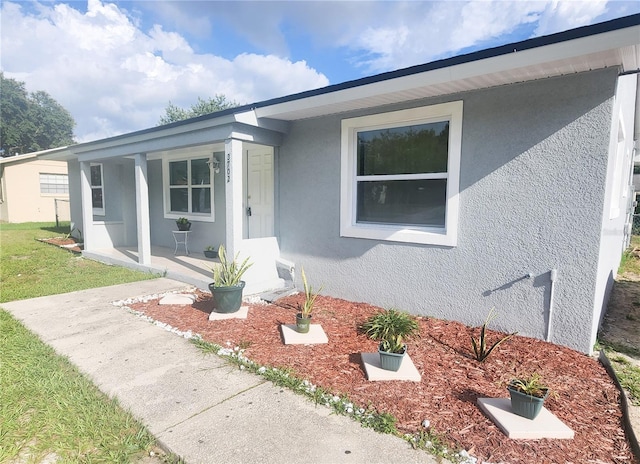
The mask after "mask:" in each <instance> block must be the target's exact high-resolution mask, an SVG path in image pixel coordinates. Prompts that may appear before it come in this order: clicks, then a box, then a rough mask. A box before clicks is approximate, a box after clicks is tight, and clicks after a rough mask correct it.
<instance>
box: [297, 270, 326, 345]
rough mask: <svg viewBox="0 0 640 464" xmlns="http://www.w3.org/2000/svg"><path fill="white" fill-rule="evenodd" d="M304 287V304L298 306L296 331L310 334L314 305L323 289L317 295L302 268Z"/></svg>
mask: <svg viewBox="0 0 640 464" xmlns="http://www.w3.org/2000/svg"><path fill="white" fill-rule="evenodd" d="M302 285H303V287H304V302H303V303H302V304H299V305H298V309H299V310H300V312H299V313H298V314H297V315H296V331H297V332H299V333H308V332H309V326H310V324H311V316H312V313H313V305H314V303H315V302H316V298H318V294H319V293H320V291H321V290H322V287H320V290H318V291H317V292H316V293H313V289H312V288H311V286H310V285H309V284H308V283H307V276H306V275H305V273H304V267H303V268H302Z"/></svg>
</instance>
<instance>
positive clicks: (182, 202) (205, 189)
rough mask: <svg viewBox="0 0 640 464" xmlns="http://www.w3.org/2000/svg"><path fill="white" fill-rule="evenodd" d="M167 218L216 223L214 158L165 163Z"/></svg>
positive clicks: (167, 161) (165, 161)
mask: <svg viewBox="0 0 640 464" xmlns="http://www.w3.org/2000/svg"><path fill="white" fill-rule="evenodd" d="M164 173H165V174H164V181H165V188H164V191H165V193H164V194H165V217H167V218H172V219H177V218H179V217H187V218H193V219H199V220H203V221H207V220H208V221H211V220H213V209H212V207H211V205H212V203H213V176H212V173H211V156H208V157H197V158H186V159H175V160H174V159H172V160H169V159H166V158H165V159H164Z"/></svg>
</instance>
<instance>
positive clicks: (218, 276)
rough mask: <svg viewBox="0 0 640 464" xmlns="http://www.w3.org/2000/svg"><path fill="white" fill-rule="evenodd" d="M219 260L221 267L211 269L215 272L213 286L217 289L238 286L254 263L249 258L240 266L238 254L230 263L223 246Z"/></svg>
mask: <svg viewBox="0 0 640 464" xmlns="http://www.w3.org/2000/svg"><path fill="white" fill-rule="evenodd" d="M218 258H219V259H220V265H219V266H215V267H213V268H211V270H212V271H213V285H214V286H216V287H233V286H236V285H238V284H239V283H240V279H241V278H242V275H243V274H244V273H245V272H247V269H249V268H250V267H251V266H252V265H253V263H250V262H249V258H248V257H247V258H246V259H245V260H244V261H242V263H241V264H238V254H236V257H235V258H234V259H233V260H232V261H229V260H228V259H227V255H226V253H225V251H224V246H223V245H220V248H218Z"/></svg>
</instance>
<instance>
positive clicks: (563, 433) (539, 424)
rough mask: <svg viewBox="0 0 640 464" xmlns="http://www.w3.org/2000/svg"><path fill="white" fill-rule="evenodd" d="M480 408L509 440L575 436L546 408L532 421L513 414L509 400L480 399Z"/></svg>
mask: <svg viewBox="0 0 640 464" xmlns="http://www.w3.org/2000/svg"><path fill="white" fill-rule="evenodd" d="M478 406H480V409H482V410H483V411H484V412H485V413H486V414H487V416H489V418H490V419H491V420H492V421H493V422H495V424H496V425H497V426H498V427H499V428H500V430H502V431H503V432H504V433H505V435H506V436H507V437H509V438H515V439H529V440H532V439H538V438H556V439H572V438H573V435H574V433H573V430H571V429H570V428H569V427H567V426H566V425H565V424H564V422H562V421H561V420H560V419H558V418H557V417H556V416H555V415H554V414H552V413H551V412H550V411H549V410H548V409H547V408H545V407H543V408H542V411H540V414H538V416H537V417H536V418H535V419H533V420H531V419H527V418H525V417H521V416H518V415H517V414H514V413H512V412H511V400H510V399H509V398H478Z"/></svg>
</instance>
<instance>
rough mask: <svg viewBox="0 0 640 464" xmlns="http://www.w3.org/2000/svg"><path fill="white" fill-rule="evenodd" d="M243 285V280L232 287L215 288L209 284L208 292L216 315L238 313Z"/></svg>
mask: <svg viewBox="0 0 640 464" xmlns="http://www.w3.org/2000/svg"><path fill="white" fill-rule="evenodd" d="M244 285H245V282H244V280H243V281H241V282H240V283H239V284H238V285H234V286H232V287H216V286H215V285H214V284H209V290H210V291H211V295H212V296H213V306H214V309H213V310H214V311H215V312H217V313H235V312H236V311H238V310H239V309H240V306H242V290H243V289H244Z"/></svg>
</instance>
